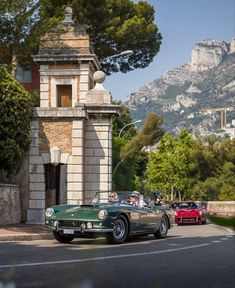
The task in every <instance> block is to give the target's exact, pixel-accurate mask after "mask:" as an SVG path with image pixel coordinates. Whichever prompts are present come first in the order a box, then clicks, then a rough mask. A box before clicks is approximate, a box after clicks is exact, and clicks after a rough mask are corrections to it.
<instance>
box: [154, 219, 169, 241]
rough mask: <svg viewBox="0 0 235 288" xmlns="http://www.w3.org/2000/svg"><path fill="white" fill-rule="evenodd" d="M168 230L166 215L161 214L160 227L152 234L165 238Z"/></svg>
mask: <svg viewBox="0 0 235 288" xmlns="http://www.w3.org/2000/svg"><path fill="white" fill-rule="evenodd" d="M167 232H168V220H167V218H166V216H162V218H161V223H160V227H159V229H158V230H157V232H155V233H154V234H153V235H154V237H155V238H166V236H167Z"/></svg>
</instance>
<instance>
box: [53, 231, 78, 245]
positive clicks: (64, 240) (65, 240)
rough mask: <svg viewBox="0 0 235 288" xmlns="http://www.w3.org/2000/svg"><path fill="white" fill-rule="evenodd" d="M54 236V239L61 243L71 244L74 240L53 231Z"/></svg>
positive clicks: (71, 237)
mask: <svg viewBox="0 0 235 288" xmlns="http://www.w3.org/2000/svg"><path fill="white" fill-rule="evenodd" d="M53 235H54V238H55V239H56V240H57V241H58V242H60V243H69V242H71V241H72V240H73V239H74V237H73V236H64V235H61V234H60V233H59V232H57V231H53Z"/></svg>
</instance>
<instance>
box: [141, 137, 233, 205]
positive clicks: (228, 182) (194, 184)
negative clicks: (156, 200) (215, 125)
mask: <svg viewBox="0 0 235 288" xmlns="http://www.w3.org/2000/svg"><path fill="white" fill-rule="evenodd" d="M157 148H158V149H157V151H156V153H151V157H150V160H149V163H148V168H147V171H146V175H147V183H146V189H150V190H151V191H154V190H156V189H161V190H162V191H163V192H164V193H165V195H166V196H168V197H169V195H172V194H173V195H174V197H176V196H177V195H178V194H179V193H180V194H181V196H182V198H183V199H187V200H207V201H213V200H235V177H234V175H235V158H234V155H235V153H234V149H235V141H234V139H233V140H229V139H225V140H223V141H221V142H218V141H216V140H215V139H214V138H212V137H211V138H209V139H208V140H207V142H205V143H202V142H201V141H200V140H199V139H192V137H191V136H190V135H189V134H188V133H187V132H185V131H181V133H180V134H178V135H177V136H170V135H168V134H165V135H164V137H163V138H162V140H161V141H160V143H159V145H158V147H157Z"/></svg>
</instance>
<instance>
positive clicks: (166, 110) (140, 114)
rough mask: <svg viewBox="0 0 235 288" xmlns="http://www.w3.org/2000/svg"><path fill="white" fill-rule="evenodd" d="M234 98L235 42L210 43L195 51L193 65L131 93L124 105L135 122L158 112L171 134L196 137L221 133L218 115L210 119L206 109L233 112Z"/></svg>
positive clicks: (202, 44) (185, 66) (190, 64)
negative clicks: (187, 132)
mask: <svg viewBox="0 0 235 288" xmlns="http://www.w3.org/2000/svg"><path fill="white" fill-rule="evenodd" d="M234 98H235V38H234V39H233V40H232V42H231V43H230V44H229V43H226V42H224V41H220V40H214V39H208V40H203V41H201V42H199V43H197V44H196V45H195V46H194V47H193V49H192V54H191V61H189V62H187V63H185V64H183V65H181V66H178V67H176V68H174V69H171V70H170V71H168V72H166V73H165V74H164V75H162V76H161V77H159V78H157V79H154V80H153V81H151V82H149V83H147V84H146V85H145V86H143V87H141V88H140V89H139V90H138V91H136V92H134V93H131V94H130V95H129V96H128V97H127V100H126V101H124V104H125V105H127V106H128V107H129V109H130V112H131V114H132V116H133V118H134V119H141V120H144V119H145V118H146V117H147V114H148V113H149V112H153V111H155V112H157V113H158V114H159V115H160V116H162V117H163V119H164V125H163V126H164V129H165V130H166V131H167V132H169V133H172V134H175V133H178V132H179V131H180V130H182V129H186V130H188V131H189V132H190V133H195V132H203V130H213V129H218V121H219V115H217V114H218V113H217V114H215V113H214V114H213V115H208V114H205V113H203V112H202V110H203V109H206V108H208V109H209V108H228V107H230V110H231V107H234ZM228 116H229V115H228ZM233 117H234V116H229V118H228V120H229V121H230V120H231V121H232V118H233ZM230 118H231V119H230ZM234 118H235V117H234Z"/></svg>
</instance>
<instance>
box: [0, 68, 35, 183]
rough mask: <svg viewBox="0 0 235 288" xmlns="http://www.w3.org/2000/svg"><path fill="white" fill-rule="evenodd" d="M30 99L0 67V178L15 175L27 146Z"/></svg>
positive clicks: (21, 87)
mask: <svg viewBox="0 0 235 288" xmlns="http://www.w3.org/2000/svg"><path fill="white" fill-rule="evenodd" d="M32 104H33V101H32V98H31V96H30V94H29V93H28V92H26V91H25V89H24V88H23V86H22V85H21V84H20V83H19V82H18V81H16V80H15V79H14V78H13V77H12V75H11V74H10V73H8V72H7V70H6V68H5V67H0V175H4V174H6V175H7V177H9V176H11V175H14V174H16V173H17V172H18V171H19V168H20V165H21V162H22V160H23V157H24V155H25V152H26V151H27V150H28V148H29V144H30V119H31V116H32Z"/></svg>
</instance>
